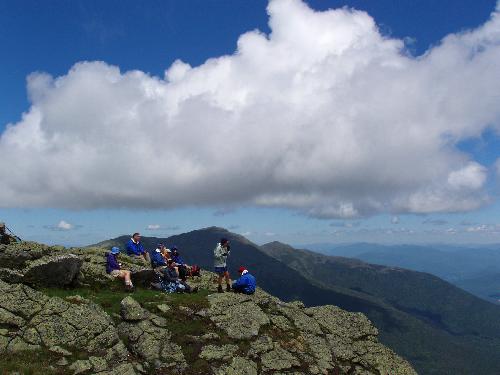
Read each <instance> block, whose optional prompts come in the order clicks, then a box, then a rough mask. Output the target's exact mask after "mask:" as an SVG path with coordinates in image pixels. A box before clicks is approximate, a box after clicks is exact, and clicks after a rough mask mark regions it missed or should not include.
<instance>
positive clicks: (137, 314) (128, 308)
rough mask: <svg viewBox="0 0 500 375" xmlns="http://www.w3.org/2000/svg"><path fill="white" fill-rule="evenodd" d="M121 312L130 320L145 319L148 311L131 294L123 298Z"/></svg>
mask: <svg viewBox="0 0 500 375" xmlns="http://www.w3.org/2000/svg"><path fill="white" fill-rule="evenodd" d="M120 314H121V317H122V319H123V320H129V321H136V320H143V319H145V318H146V317H147V311H146V310H144V309H143V308H142V307H141V305H140V304H139V302H137V301H136V300H135V299H133V298H132V297H131V296H128V297H125V298H124V299H122V301H121V303H120Z"/></svg>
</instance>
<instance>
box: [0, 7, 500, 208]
mask: <svg viewBox="0 0 500 375" xmlns="http://www.w3.org/2000/svg"><path fill="white" fill-rule="evenodd" d="M268 13H269V25H270V28H271V30H272V32H271V33H270V34H269V35H266V34H263V33H261V32H259V31H250V32H248V33H245V34H243V35H241V36H240V38H239V40H238V43H237V48H236V51H235V52H234V54H232V55H227V56H220V57H214V58H212V59H209V60H207V61H206V62H205V63H204V64H202V65H200V66H197V67H191V66H189V65H188V64H186V63H184V62H182V61H176V62H175V63H174V64H173V65H172V66H171V67H170V68H168V69H167V70H166V73H165V77H163V78H162V77H154V76H151V75H148V74H147V73H144V72H141V71H128V72H121V71H120V69H119V68H118V67H116V66H112V65H109V64H107V63H105V62H97V61H95V62H80V63H77V64H75V65H74V66H73V67H72V68H71V70H70V71H69V72H68V73H67V74H65V75H63V76H60V77H55V78H54V77H51V76H50V75H48V74H45V73H33V74H32V75H30V76H29V77H28V93H29V97H30V100H31V107H30V108H29V110H28V111H27V112H26V113H25V114H24V115H23V117H22V120H21V121H19V122H18V123H15V124H10V125H9V126H8V127H7V129H6V131H4V133H3V134H2V135H1V138H0V156H1V158H2V161H3V166H2V168H3V172H4V173H2V177H0V190H1V191H2V194H1V195H0V206H1V207H62V208H73V209H81V208H84V209H92V208H100V207H125V208H135V207H140V208H173V207H180V206H185V205H197V206H199V205H218V206H224V207H233V206H237V205H257V206H268V207H269V206H271V207H272V206H278V207H287V208H291V209H295V210H298V211H300V212H303V213H305V214H308V215H312V216H316V217H324V218H330V217H342V218H353V217H357V216H363V215H370V214H374V213H378V212H391V213H406V212H409V213H431V212H452V211H467V210H472V209H475V208H478V207H480V206H481V205H483V204H485V203H487V202H488V197H487V195H486V193H485V192H484V191H483V190H484V189H483V188H484V185H485V181H486V178H487V175H488V173H489V171H488V169H487V168H486V167H485V166H482V165H480V164H479V163H478V162H477V161H475V160H473V159H472V157H471V156H470V155H467V154H465V153H463V152H461V151H460V150H459V149H458V148H457V144H458V143H459V142H460V141H462V140H464V139H467V138H470V137H477V136H480V135H481V133H482V132H483V131H484V130H485V129H486V128H487V127H488V126H490V127H493V128H496V130H500V106H499V105H498V98H499V95H500V85H498V82H499V81H500V64H498V61H500V13H499V12H498V10H497V11H494V12H493V13H492V16H491V19H490V20H489V21H488V22H486V23H485V24H484V25H482V26H481V27H479V28H477V29H475V30H471V31H465V32H461V33H457V34H452V35H449V36H447V37H446V38H444V39H443V40H442V42H441V43H440V44H439V45H437V46H435V47H433V48H432V49H430V50H429V51H427V53H426V54H424V55H423V56H420V57H412V56H411V55H410V54H409V53H408V52H407V51H406V49H405V45H404V42H403V41H402V40H397V39H391V38H388V37H386V36H384V35H382V34H381V33H380V31H379V30H378V28H377V26H376V23H375V21H374V20H373V19H372V18H371V17H370V15H368V14H367V13H365V12H361V11H356V10H350V9H347V8H342V9H335V10H329V11H324V12H317V11H314V10H312V9H310V8H309V7H308V6H307V5H306V4H305V3H303V2H301V1H300V0H271V1H270V2H269V6H268Z"/></svg>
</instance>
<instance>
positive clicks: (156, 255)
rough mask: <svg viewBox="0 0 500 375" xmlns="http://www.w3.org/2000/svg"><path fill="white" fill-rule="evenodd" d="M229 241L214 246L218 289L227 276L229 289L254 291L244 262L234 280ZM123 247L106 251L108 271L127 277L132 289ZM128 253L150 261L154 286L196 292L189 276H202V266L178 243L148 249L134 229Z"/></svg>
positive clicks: (159, 288) (127, 288)
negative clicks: (229, 264) (186, 258)
mask: <svg viewBox="0 0 500 375" xmlns="http://www.w3.org/2000/svg"><path fill="white" fill-rule="evenodd" d="M230 250H231V247H230V243H229V240H228V239H227V238H221V240H220V241H219V243H217V246H216V247H215V249H214V271H215V273H216V274H217V275H218V278H217V282H218V287H217V292H218V293H223V292H224V289H223V287H222V281H223V280H225V283H226V291H227V292H230V291H233V292H235V293H244V294H253V293H255V287H256V280H255V277H254V276H253V275H251V274H250V273H249V272H248V270H247V269H246V268H245V267H243V266H241V267H240V268H239V270H238V273H239V274H240V277H239V278H238V280H236V281H235V282H234V283H232V284H231V277H230V275H229V271H228V268H227V258H228V256H229V254H230ZM120 252H121V251H120V248H118V247H116V246H113V247H112V248H111V251H110V252H109V253H107V255H106V272H107V273H108V274H110V275H111V276H113V277H116V278H119V279H122V280H124V282H125V289H126V290H127V291H133V289H134V285H133V283H132V278H131V272H130V270H127V269H123V268H122V264H121V263H120V262H119V261H118V254H120ZM125 253H126V255H127V256H130V257H134V258H139V259H142V260H144V261H146V262H147V263H148V264H150V265H151V267H152V269H153V270H154V272H155V274H156V275H157V277H158V281H157V282H152V283H151V287H153V288H155V289H158V290H163V291H165V292H167V293H196V292H197V291H198V288H197V287H194V288H192V287H191V286H190V285H189V284H188V283H187V278H188V276H200V268H199V267H198V266H197V265H188V264H186V262H185V261H184V259H183V258H182V257H181V255H180V253H179V249H178V248H177V246H172V247H171V248H167V247H166V246H165V245H164V244H162V243H159V244H158V245H157V247H156V248H155V249H154V250H150V251H146V250H145V249H144V246H143V244H142V242H141V235H140V233H134V234H133V235H132V237H131V238H130V240H129V241H128V242H127V244H126V245H125Z"/></svg>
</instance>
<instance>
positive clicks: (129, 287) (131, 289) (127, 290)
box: [125, 285, 134, 293]
mask: <svg viewBox="0 0 500 375" xmlns="http://www.w3.org/2000/svg"><path fill="white" fill-rule="evenodd" d="M125 291H126V292H130V293H131V292H133V291H134V287H133V286H132V285H125Z"/></svg>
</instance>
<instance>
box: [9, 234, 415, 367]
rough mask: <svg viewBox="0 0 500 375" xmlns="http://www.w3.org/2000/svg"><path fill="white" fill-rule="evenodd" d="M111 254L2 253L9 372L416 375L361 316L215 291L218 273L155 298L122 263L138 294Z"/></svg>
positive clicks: (138, 272)
mask: <svg viewBox="0 0 500 375" xmlns="http://www.w3.org/2000/svg"><path fill="white" fill-rule="evenodd" d="M105 253H106V250H105V249H103V248H98V247H95V248H71V249H65V248H62V247H49V246H45V245H41V244H37V243H31V242H24V243H19V244H13V245H8V246H6V245H2V246H0V354H1V355H0V370H2V371H1V373H2V374H4V373H7V374H9V373H12V374H19V373H23V372H26V373H33V374H102V375H104V374H120V375H125V374H217V375H223V374H234V375H244V374H249V375H250V374H255V375H256V374H366V375H368V374H376V375H406V374H415V371H414V370H413V369H412V367H411V366H410V365H409V363H408V362H407V361H405V360H404V359H402V358H400V357H398V356H397V355H396V354H395V353H394V352H392V351H391V350H390V349H388V348H387V347H385V346H383V345H382V344H380V343H379V342H378V340H377V334H378V332H377V329H376V328H375V327H374V326H373V325H372V324H371V323H370V321H369V320H368V319H367V318H366V316H364V315H363V314H361V313H350V312H346V311H344V310H342V309H340V308H338V307H335V306H317V307H309V308H306V307H304V305H303V304H302V303H301V302H290V303H285V302H283V301H281V300H279V299H278V298H276V297H273V296H271V295H269V294H268V293H266V292H265V291H263V290H261V289H258V290H257V292H256V293H255V295H252V296H246V295H240V294H234V293H221V294H219V293H215V290H216V288H215V285H214V283H213V282H214V275H213V274H212V273H210V272H207V271H202V276H201V277H196V278H194V279H189V280H188V282H189V283H190V284H192V285H193V286H198V287H199V288H200V292H199V293H197V294H165V293H162V292H158V291H152V290H149V289H147V286H148V285H149V282H150V281H151V280H152V279H154V274H153V273H152V271H151V270H149V269H148V267H147V265H146V264H144V263H141V261H137V260H132V259H130V258H128V257H126V256H123V255H121V259H120V261H121V262H122V264H123V267H124V268H128V269H130V270H132V277H133V280H134V282H135V285H136V286H138V288H137V290H136V292H135V293H131V294H128V295H127V294H126V293H125V292H123V291H122V285H121V284H119V283H118V281H117V280H114V279H112V278H111V277H109V276H108V275H107V274H106V273H105V258H104V255H105ZM141 285H142V287H141ZM27 359H30V360H27Z"/></svg>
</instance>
